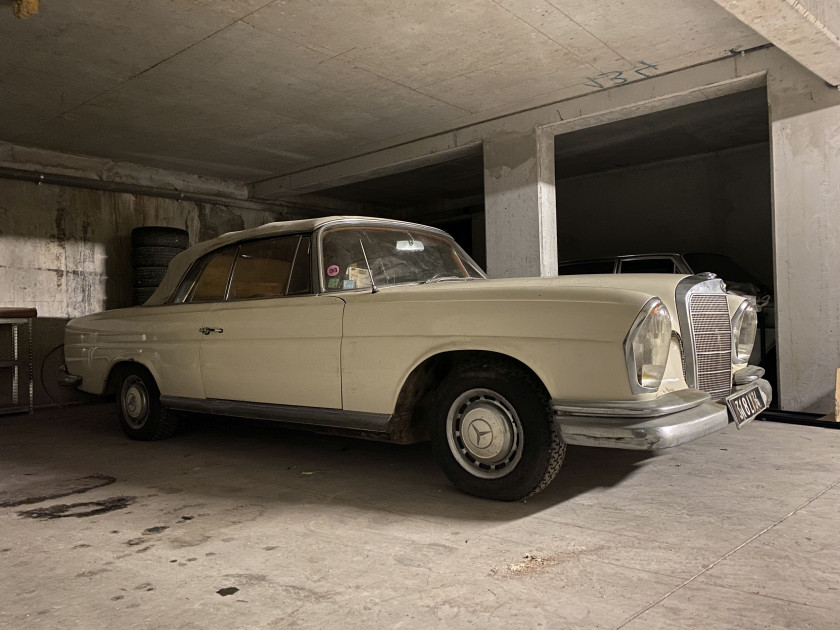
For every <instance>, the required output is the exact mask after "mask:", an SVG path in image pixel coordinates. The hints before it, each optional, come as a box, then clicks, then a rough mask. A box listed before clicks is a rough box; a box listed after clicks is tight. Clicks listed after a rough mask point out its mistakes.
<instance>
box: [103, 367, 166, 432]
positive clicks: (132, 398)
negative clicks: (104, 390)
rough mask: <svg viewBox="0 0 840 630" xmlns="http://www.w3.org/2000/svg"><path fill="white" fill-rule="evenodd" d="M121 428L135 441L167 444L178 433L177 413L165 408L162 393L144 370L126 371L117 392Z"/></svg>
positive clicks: (133, 368)
mask: <svg viewBox="0 0 840 630" xmlns="http://www.w3.org/2000/svg"><path fill="white" fill-rule="evenodd" d="M117 412H118V413H119V418H120V427H122V430H123V432H124V433H125V434H126V435H127V436H128V437H130V438H131V439H132V440H163V439H165V438H168V437H171V436H172V435H173V434H174V433H175V431H176V430H177V429H178V418H177V415H176V413H175V412H173V411H170V410H168V409H165V408H163V407H161V405H160V391H159V390H158V387H157V384H156V383H155V380H154V379H153V378H152V375H151V374H150V373H149V372H148V370H146V369H145V368H143V367H140V366H137V367H132V368H129V369H127V370H125V371H124V372H123V374H122V378H121V379H120V383H119V388H118V389H117Z"/></svg>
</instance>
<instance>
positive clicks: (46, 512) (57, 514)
mask: <svg viewBox="0 0 840 630" xmlns="http://www.w3.org/2000/svg"><path fill="white" fill-rule="evenodd" d="M136 500H137V497H111V498H108V499H102V500H101V501H86V502H84V503H69V504H68V503H60V504H58V505H50V506H48V507H43V508H35V509H33V510H24V511H23V512H18V516H21V517H23V518H34V519H52V518H69V517H73V518H84V517H87V516H98V515H99V514H107V513H108V512H114V511H115V510H122V509H124V508H127V507H128V506H129V505H131V504H132V503H134V502H135V501H136Z"/></svg>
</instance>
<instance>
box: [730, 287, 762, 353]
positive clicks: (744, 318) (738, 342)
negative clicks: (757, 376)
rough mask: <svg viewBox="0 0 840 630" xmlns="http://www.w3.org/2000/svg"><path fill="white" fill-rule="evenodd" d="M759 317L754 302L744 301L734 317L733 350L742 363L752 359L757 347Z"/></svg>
mask: <svg viewBox="0 0 840 630" xmlns="http://www.w3.org/2000/svg"><path fill="white" fill-rule="evenodd" d="M757 328H758V315H756V308H755V304H754V303H753V302H752V300H744V301H743V302H742V303H741V306H739V307H738V310H737V311H735V314H734V315H733V316H732V349H733V350H734V352H735V356H736V357H737V358H738V360H739V361H740V362H742V363H746V362H747V361H749V359H750V355H751V354H752V350H753V346H754V345H755V332H756V329H757Z"/></svg>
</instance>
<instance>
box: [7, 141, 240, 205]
mask: <svg viewBox="0 0 840 630" xmlns="http://www.w3.org/2000/svg"><path fill="white" fill-rule="evenodd" d="M0 168H8V169H15V170H19V171H31V172H33V173H47V174H50V175H66V176H69V177H78V178H82V179H89V180H95V181H102V182H114V183H120V184H127V185H132V186H145V187H148V188H158V189H164V190H170V191H177V192H182V193H185V194H193V195H210V196H216V197H225V198H229V199H240V200H243V201H244V200H246V199H248V189H247V187H246V186H245V184H243V183H242V182H234V181H229V180H225V179H217V178H215V177H203V176H201V175H193V174H191V173H183V172H178V171H168V170H164V169H159V168H152V167H149V166H140V165H139V164H129V163H127V162H114V161H112V160H108V159H104V158H97V157H90V156H86V155H73V154H70V153H61V152H59V151H49V150H47V149H36V148H34V147H24V146H20V145H16V144H12V143H10V142H3V141H0Z"/></svg>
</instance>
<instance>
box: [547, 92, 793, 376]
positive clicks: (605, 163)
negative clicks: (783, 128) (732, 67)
mask: <svg viewBox="0 0 840 630" xmlns="http://www.w3.org/2000/svg"><path fill="white" fill-rule="evenodd" d="M554 154H555V177H556V193H557V231H558V243H557V246H558V252H559V258H560V260H561V261H580V260H593V259H612V258H615V257H619V256H626V255H647V254H679V255H685V254H689V256H688V257H687V259H689V260H693V261H694V262H695V266H697V267H698V268H697V269H692V271H694V272H700V271H712V272H716V273H717V274H718V275H720V276H721V277H723V278H724V280H727V281H729V282H730V283H734V282H740V281H747V280H749V281H752V282H753V283H755V284H756V285H758V286H759V287H760V289H761V292H762V293H765V294H769V295H772V294H773V287H774V286H775V278H774V263H773V232H772V206H771V189H772V181H771V169H770V144H769V112H768V107H767V93H766V89H765V88H763V87H762V88H754V89H750V90H746V91H743V92H736V93H733V94H729V95H727V96H722V97H719V98H715V99H711V100H705V101H703V102H699V103H693V104H690V105H684V106H680V107H674V108H671V109H666V110H661V111H657V112H655V113H650V114H645V115H642V116H636V117H633V118H627V119H624V120H620V121H616V122H611V123H607V124H603V125H599V126H593V127H587V128H585V129H580V130H576V131H571V132H568V133H563V134H560V135H557V136H555V149H554ZM692 254H693V255H692ZM715 261H721V262H715ZM726 261H729V263H731V264H729V263H727V262H726ZM634 264H635V266H636V267H637V270H639V271H665V269H664V268H663V269H660V268H659V267H656V264H657V263H656V262H655V261H652V260H648V261H647V262H644V263H642V262H637V263H634ZM630 266H631V265H629V264H628V265H627V267H630ZM707 267H708V268H707ZM712 267H715V268H712ZM736 268H740V269H741V270H742V271H740V272H738V275H742V276H744V277H742V278H734V277H727V276H731V275H733V274H735V273H736V272H735V271H733V270H734V269H736ZM561 269H562V266H561ZM674 271H680V269H679V268H677V269H675V270H674ZM773 311H774V308H773V304H772V303H771V305H770V306H768V307H766V308H765V309H764V313H763V315H762V316H761V320H762V323H763V325H764V334H763V335H762V336H761V338H760V339H759V341H758V342H757V345H758V346H759V348H758V349H757V351H756V353H755V354H754V355H753V360H760V362H761V364H762V365H763V366H764V367H765V369H767V372H768V376H769V377H770V379H771V381H772V382H773V384H774V386H775V384H776V383H775V371H776V370H775V352H774V351H773V348H774V346H775V328H774V322H775V318H774V316H773V315H774V313H773ZM762 344H763V353H762V351H761V346H762Z"/></svg>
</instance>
